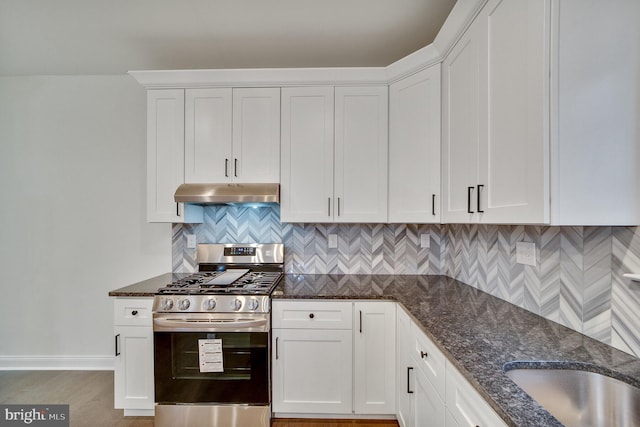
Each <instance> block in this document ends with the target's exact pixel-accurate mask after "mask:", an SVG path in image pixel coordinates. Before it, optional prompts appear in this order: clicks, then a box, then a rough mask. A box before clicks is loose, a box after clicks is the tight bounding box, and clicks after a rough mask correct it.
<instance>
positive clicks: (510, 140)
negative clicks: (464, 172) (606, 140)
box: [475, 0, 549, 223]
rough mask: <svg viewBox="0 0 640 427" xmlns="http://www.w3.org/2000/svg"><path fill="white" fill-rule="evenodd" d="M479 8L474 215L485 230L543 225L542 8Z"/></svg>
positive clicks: (510, 4) (545, 75)
mask: <svg viewBox="0 0 640 427" xmlns="http://www.w3.org/2000/svg"><path fill="white" fill-rule="evenodd" d="M485 9H486V16H483V17H482V23H481V25H482V26H483V27H484V28H483V29H482V37H483V38H486V42H484V43H486V46H487V53H486V54H485V56H486V58H487V59H488V61H487V63H486V64H483V67H488V68H487V69H488V71H487V74H486V78H487V80H486V84H487V92H486V94H485V95H486V96H487V99H486V102H485V101H484V100H483V103H482V105H483V106H486V110H484V109H483V110H484V111H486V113H485V114H486V115H483V117H482V121H483V123H487V124H488V126H487V128H486V129H484V128H483V129H482V130H483V132H485V134H484V135H483V138H481V139H480V144H481V145H480V162H479V167H480V181H479V182H478V184H480V185H481V187H480V189H479V199H478V197H476V200H479V201H480V202H479V203H480V205H479V206H476V209H475V210H476V211H478V212H479V211H480V210H483V211H484V213H482V214H480V215H479V216H480V217H481V221H482V222H487V223H510V222H515V223H548V222H549V126H548V118H547V117H548V111H549V110H548V99H549V98H548V95H545V94H548V93H549V71H548V70H549V61H548V58H549V48H548V46H549V2H548V1H540V0H535V1H533V0H492V1H490V2H489V3H488V4H487V6H485ZM482 185H484V187H482ZM476 191H478V190H476ZM476 196H478V194H476Z"/></svg>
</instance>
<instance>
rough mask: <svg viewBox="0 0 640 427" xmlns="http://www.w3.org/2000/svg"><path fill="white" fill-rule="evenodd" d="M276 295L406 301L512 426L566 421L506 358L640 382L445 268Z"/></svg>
mask: <svg viewBox="0 0 640 427" xmlns="http://www.w3.org/2000/svg"><path fill="white" fill-rule="evenodd" d="M187 275H188V274H172V273H166V274H162V275H159V276H156V277H153V278H151V279H148V280H144V281H142V282H139V283H135V284H133V285H130V286H126V287H123V288H120V289H116V290H114V291H111V292H109V296H112V297H151V296H153V295H154V293H155V292H156V291H157V290H158V288H161V287H162V286H164V285H166V284H168V283H171V282H172V281H174V280H176V279H179V278H182V277H185V276H187ZM273 298H274V299H277V298H281V299H387V300H393V301H398V302H399V303H401V304H402V305H403V306H404V307H405V308H406V309H407V311H408V312H409V314H410V315H411V316H412V317H413V319H414V320H415V321H416V323H417V324H418V325H420V326H421V327H422V330H423V331H424V332H425V334H426V335H427V336H429V337H430V338H431V340H432V341H433V342H434V343H435V344H436V345H438V347H439V348H440V349H441V350H442V352H443V353H444V354H445V355H446V356H447V357H448V358H449V360H450V361H451V362H452V363H453V364H454V365H455V366H456V367H457V368H458V370H459V371H460V372H461V373H462V374H463V375H464V376H465V377H466V378H467V380H468V381H469V382H470V383H471V384H472V386H473V387H475V388H476V390H478V392H479V393H480V394H481V395H482V396H483V397H484V398H485V400H486V401H487V402H488V403H489V404H490V405H491V406H492V407H493V408H494V410H495V411H496V413H497V414H498V415H499V416H500V417H501V418H502V419H503V420H505V422H506V423H507V424H508V425H510V426H522V427H525V426H526V427H530V426H536V427H541V426H561V425H562V424H561V423H560V422H558V421H557V420H556V419H555V418H554V417H553V416H551V415H550V414H549V413H548V412H547V411H546V410H544V409H543V408H542V407H540V405H538V404H537V403H536V402H535V401H534V400H533V399H531V398H530V397H529V395H527V394H526V393H525V392H524V391H522V390H521V389H520V388H519V387H518V386H517V385H516V384H515V383H514V382H512V381H511V380H510V379H509V378H508V377H507V376H506V374H505V373H504V371H503V366H504V365H505V363H509V362H514V361H537V360H544V361H552V363H550V365H551V366H553V367H564V368H572V367H576V366H578V365H580V364H583V363H586V364H588V367H587V369H588V370H590V371H593V372H599V373H603V374H605V375H609V376H613V377H615V378H618V379H622V380H624V381H626V382H629V383H631V384H634V385H636V386H640V359H638V358H636V357H634V356H631V355H629V354H626V353H624V352H621V351H619V350H616V349H615V348H613V347H611V346H608V345H606V344H603V343H601V342H599V341H596V340H594V339H592V338H589V337H587V336H585V335H582V334H580V333H578V332H575V331H573V330H571V329H569V328H566V327H564V326H561V325H559V324H557V323H555V322H552V321H549V320H546V319H545V318H543V317H541V316H538V315H536V314H533V313H531V312H529V311H526V310H524V309H522V308H520V307H517V306H515V305H513V304H510V303H508V302H506V301H503V300H501V299H499V298H496V297H493V296H491V295H489V294H486V293H484V292H482V291H479V290H477V289H475V288H473V287H471V286H467V285H465V284H463V283H461V282H458V281H456V280H454V279H451V278H448V277H445V276H390V275H326V274H318V275H308V274H305V275H296V274H287V275H285V278H284V280H283V281H282V282H281V283H280V284H279V285H278V287H277V288H276V290H275V291H274V294H273ZM580 367H581V368H582V369H584V366H580Z"/></svg>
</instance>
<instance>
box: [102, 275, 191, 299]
mask: <svg viewBox="0 0 640 427" xmlns="http://www.w3.org/2000/svg"><path fill="white" fill-rule="evenodd" d="M188 275H189V274H185V273H165V274H161V275H159V276H156V277H152V278H151V279H147V280H143V281H142V282H138V283H134V284H133V285H129V286H125V287H123V288H120V289H115V290H113V291H111V292H109V296H110V297H152V296H154V295H155V293H156V291H157V290H158V289H160V288H162V287H163V286H166V285H168V284H169V283H171V282H173V281H175V280H178V279H181V278H183V277H186V276H188Z"/></svg>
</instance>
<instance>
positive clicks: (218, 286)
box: [157, 269, 283, 295]
mask: <svg viewBox="0 0 640 427" xmlns="http://www.w3.org/2000/svg"><path fill="white" fill-rule="evenodd" d="M282 276H283V274H282V273H281V272H274V271H250V270H248V269H247V270H242V269H238V270H232V269H231V270H227V271H201V272H198V273H194V274H192V275H190V276H187V277H185V278H183V279H180V280H178V281H175V282H173V283H171V284H168V285H166V286H165V287H164V288H160V289H158V292H157V294H159V295H167V294H170V295H225V294H226V295H270V294H271V292H272V291H273V289H274V288H275V287H276V286H277V285H278V283H279V282H280V280H281V278H282Z"/></svg>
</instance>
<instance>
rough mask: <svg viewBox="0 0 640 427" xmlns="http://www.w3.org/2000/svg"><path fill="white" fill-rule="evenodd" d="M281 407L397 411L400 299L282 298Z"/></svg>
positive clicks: (276, 365)
mask: <svg viewBox="0 0 640 427" xmlns="http://www.w3.org/2000/svg"><path fill="white" fill-rule="evenodd" d="M272 319H273V330H272V348H273V358H272V369H273V386H272V390H273V412H274V413H276V414H277V415H280V416H282V415H284V416H287V415H292V414H295V415H296V416H313V415H314V414H315V415H318V414H324V415H379V414H385V415H392V414H395V399H396V396H395V303H393V302H377V301H376V302H370V301H358V302H351V301H348V302H347V301H339V302H335V301H317V300H315V301H314V300H304V301H286V300H275V301H274V302H273V310H272Z"/></svg>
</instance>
